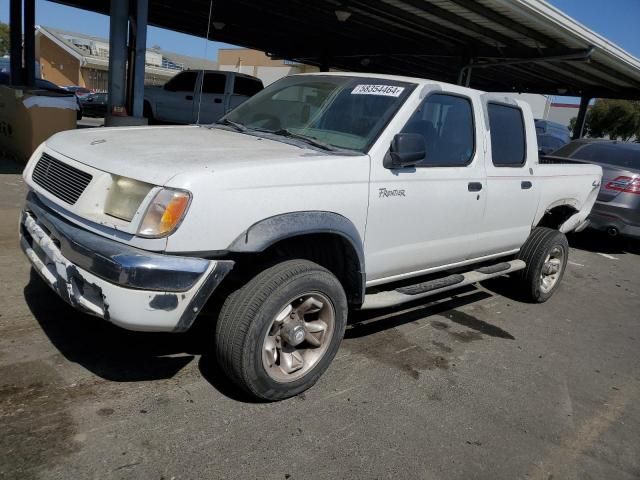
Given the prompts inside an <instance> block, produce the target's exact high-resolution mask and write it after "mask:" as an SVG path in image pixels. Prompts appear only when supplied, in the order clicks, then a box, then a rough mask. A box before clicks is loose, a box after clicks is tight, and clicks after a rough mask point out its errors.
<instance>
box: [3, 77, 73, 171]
mask: <svg viewBox="0 0 640 480" xmlns="http://www.w3.org/2000/svg"><path fill="white" fill-rule="evenodd" d="M76 111H77V102H76V99H75V96H74V95H73V94H71V95H67V94H57V93H54V92H49V91H46V90H26V89H21V88H14V87H8V86H6V85H0V153H1V154H2V155H6V156H10V157H13V158H15V159H17V160H19V161H22V162H26V161H27V160H28V159H29V157H30V156H31V154H32V153H33V151H34V150H35V149H36V148H37V147H38V145H40V144H41V143H42V142H43V141H45V140H46V139H47V138H49V137H50V136H51V135H53V134H54V133H57V132H61V131H63V130H73V129H75V128H76Z"/></svg>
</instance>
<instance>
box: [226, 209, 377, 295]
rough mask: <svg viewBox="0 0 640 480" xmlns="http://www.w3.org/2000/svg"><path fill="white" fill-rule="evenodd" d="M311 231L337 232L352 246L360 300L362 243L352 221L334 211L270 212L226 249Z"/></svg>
mask: <svg viewBox="0 0 640 480" xmlns="http://www.w3.org/2000/svg"><path fill="white" fill-rule="evenodd" d="M313 233H332V234H335V235H339V236H340V237H342V238H343V239H345V240H346V241H347V242H348V243H349V244H350V245H351V246H352V247H353V250H354V251H355V252H356V255H357V258H358V263H359V266H358V272H357V273H358V275H359V277H360V283H361V286H360V292H358V295H357V297H359V300H360V301H361V299H362V298H363V296H364V291H365V282H366V274H365V272H366V270H365V260H364V243H363V241H362V239H361V237H360V234H359V233H358V229H357V228H356V226H355V225H354V224H353V222H351V220H349V219H348V218H346V217H344V216H342V215H340V214H338V213H334V212H326V211H321V210H311V211H301V212H289V213H283V214H280V215H274V216H273V217H268V218H265V219H263V220H260V221H259V222H256V223H254V224H253V225H251V226H250V227H249V228H248V229H246V230H245V231H244V232H242V233H241V234H240V235H239V236H238V237H237V238H236V239H235V240H234V241H233V242H231V244H230V245H229V247H228V248H227V250H228V251H229V252H234V253H249V252H254V253H255V252H263V251H264V250H266V249H267V248H269V247H270V246H272V245H274V244H276V243H277V242H279V241H281V240H286V239H287V238H292V237H297V236H299V235H306V234H313Z"/></svg>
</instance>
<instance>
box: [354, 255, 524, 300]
mask: <svg viewBox="0 0 640 480" xmlns="http://www.w3.org/2000/svg"><path fill="white" fill-rule="evenodd" d="M524 267H526V264H525V263H524V262H523V261H522V260H511V261H510V262H503V263H498V264H496V265H491V266H489V267H481V268H479V269H477V270H471V271H469V272H466V273H461V274H454V275H449V276H447V277H443V278H438V279H436V280H430V281H428V282H422V283H418V284H416V285H409V286H406V287H401V288H398V289H396V290H389V291H386V292H380V293H372V294H369V295H366V296H365V297H364V303H363V304H362V307H360V308H361V309H362V310H373V309H376V308H386V307H392V306H394V305H400V304H402V303H406V302H411V301H413V300H418V299H420V298H424V297H428V296H430V295H435V294H437V293H440V292H446V291H447V290H453V289H454V288H460V287H464V286H465V285H470V284H472V283H477V282H482V281H484V280H488V279H489V278H493V277H498V276H500V275H505V274H507V273H511V272H516V271H518V270H522V269H523V268H524Z"/></svg>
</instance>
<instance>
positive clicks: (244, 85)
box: [233, 76, 262, 97]
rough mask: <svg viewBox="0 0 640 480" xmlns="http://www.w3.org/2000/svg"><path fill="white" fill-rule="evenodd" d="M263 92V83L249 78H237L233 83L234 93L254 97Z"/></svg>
mask: <svg viewBox="0 0 640 480" xmlns="http://www.w3.org/2000/svg"><path fill="white" fill-rule="evenodd" d="M260 90H262V82H261V81H260V80H254V79H252V78H247V77H239V76H238V77H236V78H235V80H234V82H233V93H235V94H236V95H244V96H246V97H252V96H254V95H255V94H256V93H258V92H259V91H260Z"/></svg>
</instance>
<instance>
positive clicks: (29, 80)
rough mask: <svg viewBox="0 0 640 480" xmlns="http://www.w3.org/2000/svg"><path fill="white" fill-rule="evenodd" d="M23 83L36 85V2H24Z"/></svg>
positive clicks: (30, 85)
mask: <svg viewBox="0 0 640 480" xmlns="http://www.w3.org/2000/svg"><path fill="white" fill-rule="evenodd" d="M24 76H25V78H24V81H25V84H26V85H27V86H28V87H33V86H34V85H35V83H36V1H35V0H24Z"/></svg>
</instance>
